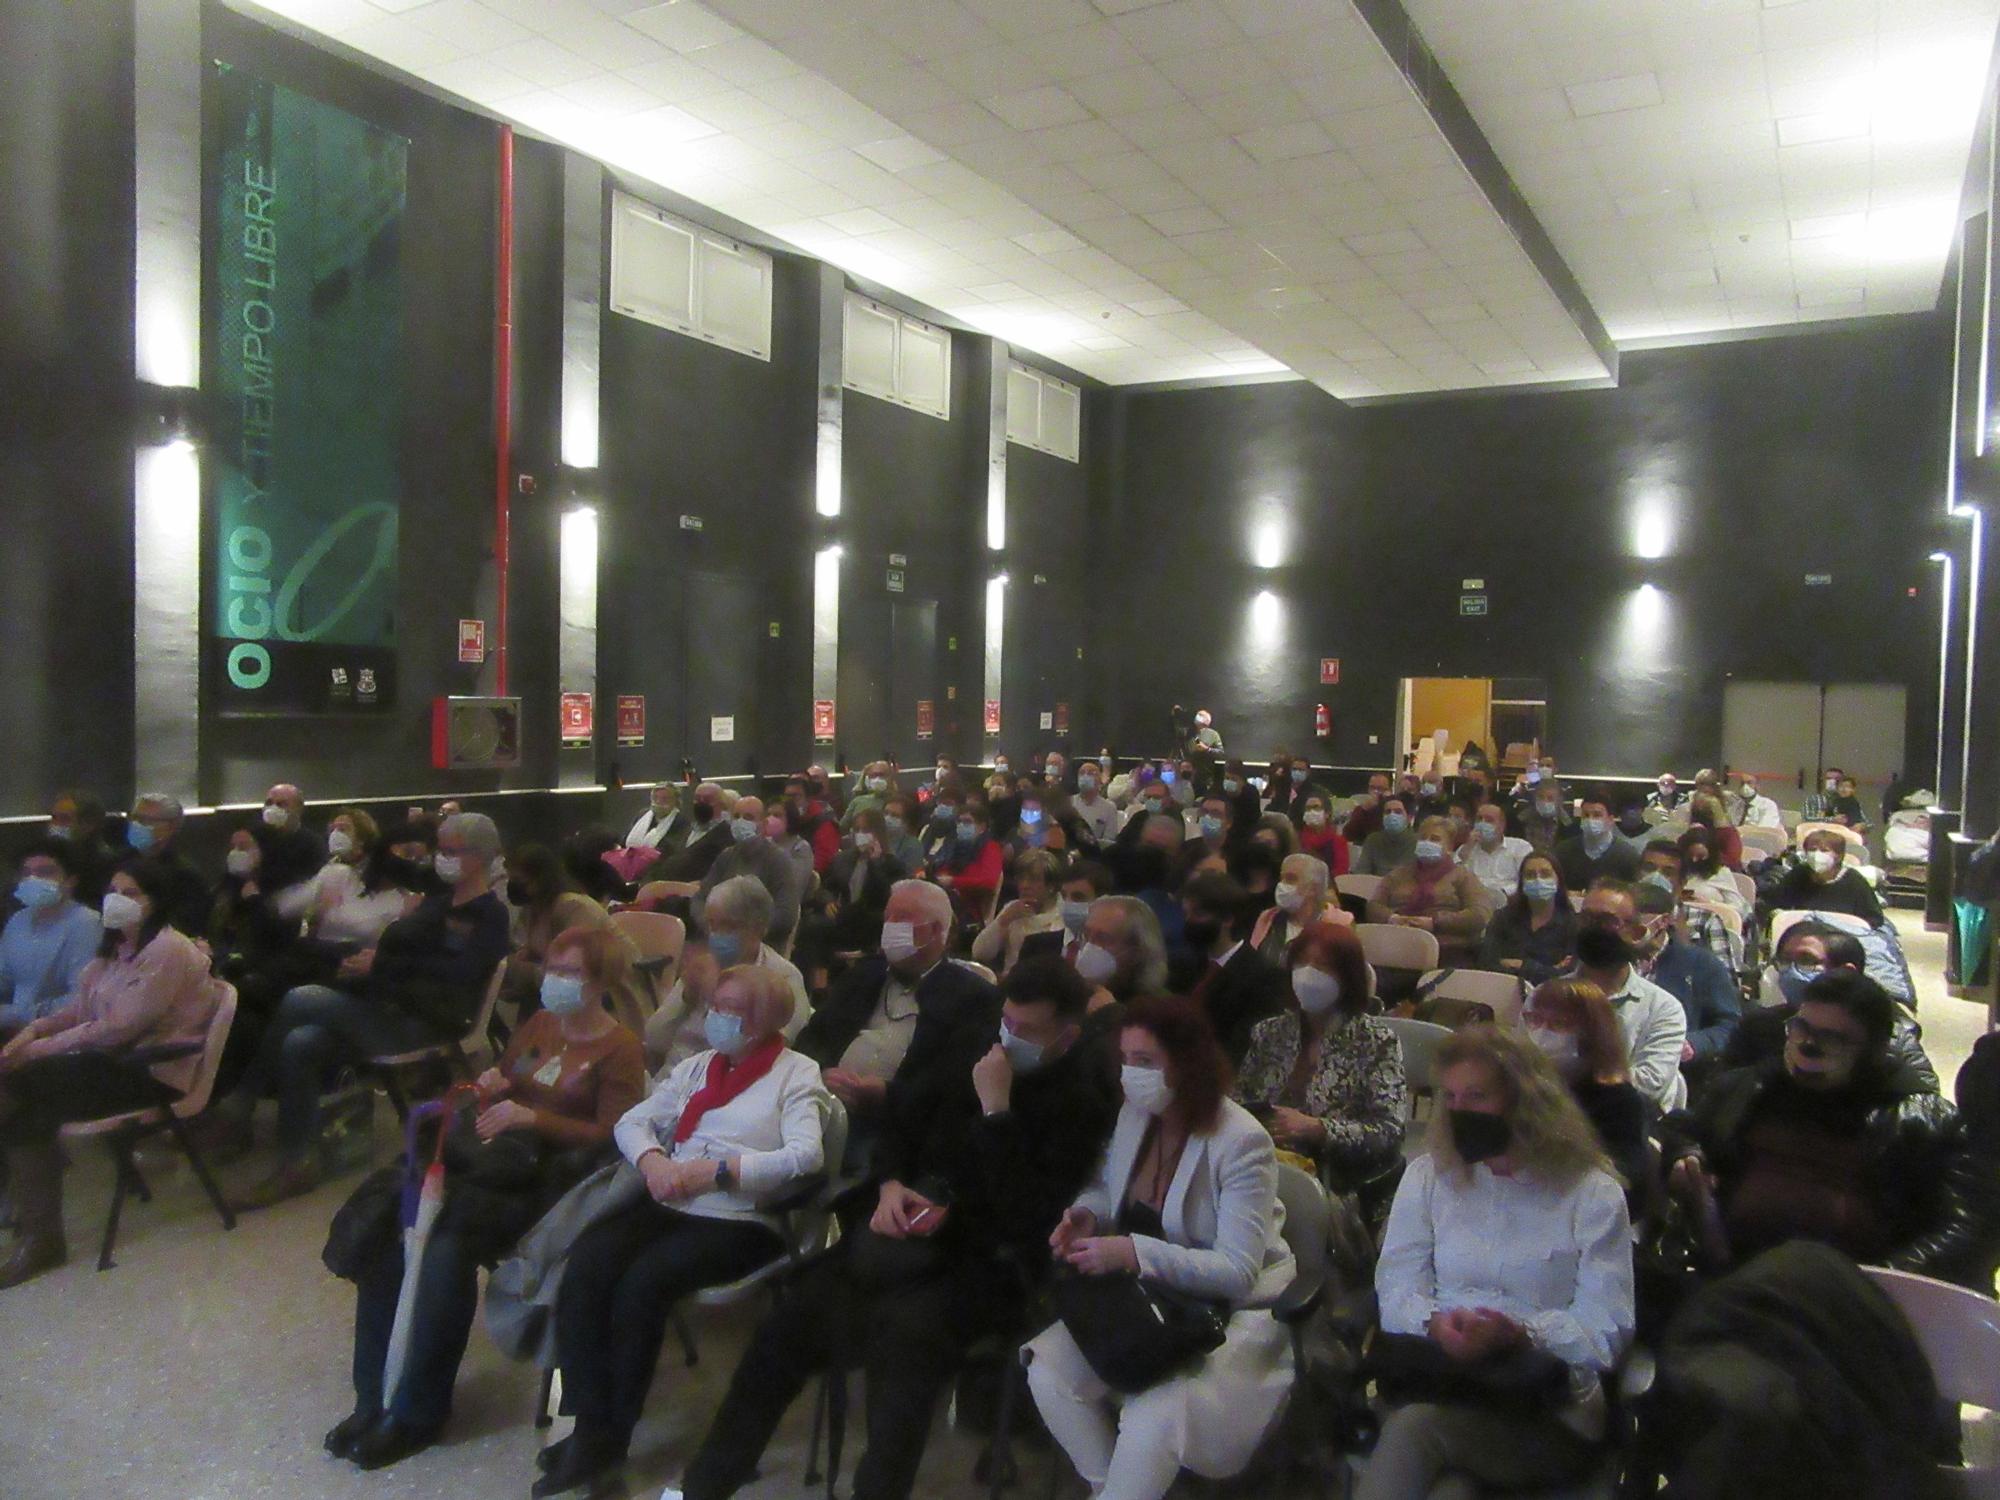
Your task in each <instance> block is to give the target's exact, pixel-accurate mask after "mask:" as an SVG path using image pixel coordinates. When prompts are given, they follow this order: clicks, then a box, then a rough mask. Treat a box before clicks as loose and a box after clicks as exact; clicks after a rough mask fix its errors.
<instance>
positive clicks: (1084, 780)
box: [1076, 771, 1097, 792]
mask: <svg viewBox="0 0 2000 1500" xmlns="http://www.w3.org/2000/svg"><path fill="white" fill-rule="evenodd" d="M1076 789H1077V790H1078V791H1079V792H1094V791H1096V790H1097V778H1096V777H1095V776H1093V775H1091V774H1090V773H1089V772H1088V771H1085V772H1084V773H1083V774H1082V775H1081V776H1079V777H1077V778H1076Z"/></svg>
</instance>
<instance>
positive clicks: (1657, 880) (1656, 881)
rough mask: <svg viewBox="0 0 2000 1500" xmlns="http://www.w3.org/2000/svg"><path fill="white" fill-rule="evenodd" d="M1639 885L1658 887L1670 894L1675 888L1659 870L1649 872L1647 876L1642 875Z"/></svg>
mask: <svg viewBox="0 0 2000 1500" xmlns="http://www.w3.org/2000/svg"><path fill="white" fill-rule="evenodd" d="M1639 884H1641V885H1652V886H1658V887H1659V888H1660V889H1661V890H1663V891H1668V892H1671V891H1672V890H1673V888H1674V883H1673V882H1672V881H1671V880H1669V879H1667V877H1666V876H1665V875H1663V874H1661V873H1660V872H1659V871H1658V870H1648V871H1647V872H1646V873H1645V874H1643V875H1641V876H1640V877H1639Z"/></svg>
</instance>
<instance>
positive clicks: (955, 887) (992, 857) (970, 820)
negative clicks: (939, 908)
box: [931, 800, 1007, 924]
mask: <svg viewBox="0 0 2000 1500" xmlns="http://www.w3.org/2000/svg"><path fill="white" fill-rule="evenodd" d="M1006 862H1007V856H1006V852H1005V850H1004V849H1002V847H1001V845H1000V843H999V841H998V840H997V839H995V838H994V837H993V825H992V818H991V815H990V814H989V812H988V810H987V807H986V804H985V803H983V802H976V801H971V800H968V801H967V802H966V803H965V805H964V806H962V807H960V808H959V810H958V817H957V820H956V822H954V823H953V825H952V841H951V845H950V847H949V849H947V850H945V851H942V852H941V853H940V855H939V857H938V858H937V859H936V860H935V861H934V862H933V864H932V868H931V878H932V879H933V880H935V881H936V882H937V883H938V884H939V885H940V886H942V887H943V888H944V889H945V890H946V891H948V892H949V893H950V894H951V899H952V905H953V906H954V907H955V908H957V911H958V919H959V920H960V921H961V922H965V923H968V924H969V923H973V922H978V923H981V924H984V923H985V921H986V919H987V916H988V915H989V913H990V912H991V910H992V907H993V904H994V901H995V899H996V898H997V897H998V896H999V894H1000V879H1001V875H1002V873H1003V872H1004V871H1005V869H1006Z"/></svg>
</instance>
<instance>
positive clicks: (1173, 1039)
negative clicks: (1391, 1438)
mask: <svg viewBox="0 0 2000 1500" xmlns="http://www.w3.org/2000/svg"><path fill="white" fill-rule="evenodd" d="M1119 1044H1120V1053H1121V1057H1122V1060H1123V1067H1122V1068H1121V1071H1120V1078H1121V1081H1122V1084H1123V1089H1124V1094H1125V1106H1124V1108H1123V1109H1122V1110H1120V1111H1119V1114H1118V1123H1117V1127H1116V1128H1115V1129H1114V1130H1113V1132H1112V1136H1111V1142H1110V1145H1109V1147H1108V1148H1107V1149H1106V1150H1105V1152H1104V1155H1103V1157H1102V1159H1101V1160H1100V1162H1099V1163H1098V1168H1097V1173H1096V1176H1095V1179H1094V1180H1093V1181H1092V1182H1091V1184H1090V1185H1089V1187H1087V1188H1086V1189H1085V1190H1084V1191H1083V1193H1082V1194H1081V1195H1080V1196H1079V1197H1078V1198H1077V1200H1076V1202H1075V1203H1074V1204H1073V1205H1072V1206H1071V1207H1070V1209H1069V1211H1068V1212H1067V1213H1065V1214H1064V1215H1063V1217H1062V1222H1061V1223H1060V1224H1058V1225H1057V1226H1056V1230H1055V1233H1054V1234H1052V1235H1051V1236H1049V1247H1050V1249H1051V1251H1052V1252H1053V1254H1054V1256H1055V1258H1056V1260H1057V1261H1058V1262H1059V1263H1061V1264H1063V1265H1066V1266H1067V1267H1069V1269H1070V1270H1071V1271H1073V1272H1076V1273H1079V1274H1081V1275H1084V1276H1108V1275H1127V1274H1136V1275H1139V1276H1142V1277H1146V1278H1148V1279H1151V1280H1153V1281H1155V1282H1157V1283H1159V1284H1161V1285H1163V1286H1167V1287H1171V1288H1173V1289H1174V1290H1175V1291H1179V1292H1184V1293H1187V1294H1190V1295H1192V1296H1196V1297H1201V1298H1204V1299H1206V1300H1208V1301H1212V1302H1219V1303H1223V1304H1225V1305H1226V1307H1227V1310H1228V1322H1227V1325H1226V1328H1225V1336H1224V1340H1223V1343H1222V1345H1221V1346H1220V1347H1219V1348H1217V1349H1215V1350H1214V1351H1213V1352H1211V1353H1210V1354H1208V1355H1206V1356H1205V1357H1204V1358H1202V1359H1201V1360H1199V1361H1198V1362H1197V1363H1195V1364H1193V1365H1191V1366H1189V1367H1187V1368H1184V1369H1182V1370H1181V1371H1179V1372H1178V1373H1175V1374H1171V1375H1168V1376H1167V1377H1166V1378H1164V1379H1163V1380H1161V1381H1160V1382H1159V1383H1157V1384H1156V1385H1153V1386H1151V1387H1149V1388H1147V1389H1146V1390H1144V1391H1141V1392H1139V1393H1137V1394H1136V1395H1127V1396H1122V1397H1121V1396H1114V1394H1113V1393H1112V1392H1111V1391H1110V1390H1109V1389H1108V1388H1107V1387H1106V1385H1105V1384H1104V1382H1103V1381H1102V1380H1101V1379H1100V1378H1099V1377H1098V1376H1097V1374H1096V1373H1095V1372H1094V1371H1093V1370H1092V1369H1091V1367H1090V1364H1089V1362H1088V1361H1087V1360H1086V1359H1085V1358H1084V1356H1083V1352H1082V1350H1081V1349H1080V1348H1079V1347H1078V1345H1077V1342H1076V1340H1075V1339H1074V1338H1073V1337H1071V1335H1070V1332H1069V1330H1068V1328H1067V1327H1066V1326H1065V1325H1064V1324H1063V1323H1062V1322H1060V1321H1058V1322H1056V1323H1054V1324H1053V1325H1051V1326H1050V1327H1049V1328H1048V1329H1047V1330H1046V1331H1045V1332H1043V1333H1042V1334H1040V1335H1038V1336H1037V1337H1036V1338H1034V1339H1033V1340H1031V1341H1030V1342H1029V1344H1028V1346H1027V1348H1026V1350H1025V1351H1023V1357H1024V1358H1025V1359H1026V1360H1027V1364H1028V1389H1029V1390H1030V1391H1031V1392H1032V1393H1033V1395H1034V1398H1035V1405H1036V1407H1037V1408H1038V1409H1039V1410H1040V1412H1041V1415H1042V1421H1043V1422H1044V1423H1045V1424H1046V1425H1047V1427H1048V1429H1049V1432H1050V1433H1051V1434H1052V1435H1053V1436H1054V1438H1055V1439H1056V1441H1057V1442H1058V1443H1060V1444H1061V1445H1062V1448H1063V1450H1064V1452H1066V1453H1067V1454H1068V1455H1069V1459H1070V1462H1071V1463H1072V1464H1074V1465H1075V1466H1076V1471H1077V1473H1078V1474H1079V1475H1080V1476H1081V1477H1082V1478H1083V1480H1084V1482H1085V1483H1086V1484H1088V1485H1089V1486H1090V1489H1091V1493H1092V1494H1093V1495H1104V1496H1107V1497H1115V1500H1160V1497H1162V1496H1164V1495H1165V1494H1166V1493H1167V1491H1168V1489H1169V1488H1170V1487H1171V1486H1172V1485H1173V1483H1174V1480H1175V1478H1176V1477H1177V1476H1178V1475H1179V1473H1180V1471H1181V1470H1182V1469H1183V1468H1187V1469H1192V1470H1193V1471H1194V1472H1195V1473H1197V1474H1200V1475H1203V1476H1205V1477H1209V1478H1228V1477H1232V1476H1234V1475H1235V1474H1237V1473H1239V1472H1241V1471H1242V1469H1243V1468H1244V1466H1245V1465H1247V1464H1248V1463H1249V1461H1250V1458H1251V1455H1252V1454H1253V1453H1254V1452H1255V1450H1256V1448H1257V1445H1258V1444H1259V1443H1260V1442H1261V1441H1262V1440H1263V1437H1264V1435H1265V1432H1266V1431H1267V1429H1268V1428H1269V1427H1270V1426H1271V1424H1272V1423H1273V1422H1274V1421H1275V1420H1276V1418H1277V1416H1278V1414H1279V1412H1280V1411H1281V1410H1282V1408H1283V1406H1284V1403H1285V1398H1286V1396H1287V1394H1288V1393H1289V1391H1290V1389H1291V1384H1292V1374H1293V1372H1292V1368H1291V1350H1290V1345H1289V1341H1288V1339H1287V1338H1286V1335H1285V1331H1284V1328H1283V1327H1282V1325H1280V1324H1279V1323H1278V1322H1277V1320H1276V1319H1275V1318H1273V1317H1272V1316H1271V1312H1270V1308H1271V1306H1272V1304H1273V1303H1274V1302H1275V1301H1276V1300H1277V1298H1278V1296H1279V1294H1280V1293H1282V1292H1283V1290H1284V1289H1285V1287H1286V1285H1287V1284H1288V1283H1289V1282H1290V1281H1291V1278H1292V1276H1293V1273H1294V1271H1295V1269H1296V1268H1295V1266H1294V1265H1293V1262H1292V1255H1291V1251H1290V1250H1289V1249H1287V1248H1286V1246H1285V1241H1284V1237H1283V1235H1282V1233H1281V1221H1282V1218H1283V1215H1282V1213H1281V1212H1280V1211H1279V1209H1278V1207H1277V1189H1278V1164H1277V1157H1276V1153H1275V1150H1274V1148H1273V1146H1272V1143H1271V1137H1270V1135H1269V1134H1268V1133H1267V1132H1266V1131H1265V1129H1264V1127H1263V1126H1262V1125H1260V1124H1258V1122H1257V1120H1256V1118H1255V1117H1254V1116H1253V1115H1251V1114H1250V1113H1249V1111H1247V1110H1246V1109H1244V1108H1243V1106H1242V1105H1240V1104H1238V1103H1236V1102H1235V1101H1234V1100H1233V1099H1231V1098H1229V1065H1228V1061H1227V1059H1226V1058H1225V1057H1224V1056H1223V1054H1222V1050H1221V1048H1220V1046H1219V1045H1218V1044H1217V1042H1216V1039H1215V1036H1214V1034H1213V1032H1211V1031H1210V1030H1209V1027H1208V1024H1207V1022H1206V1020H1205V1019H1204V1018H1203V1016H1202V1014H1201V1012H1200V1010H1199V1009H1198V1008H1197V1007H1196V1006H1195V1005H1194V1004H1193V1003H1191V1002H1190V1001H1187V1000H1184V999H1181V998H1179V997H1175V996H1156V997H1152V998H1149V999H1146V1000H1142V1001H1140V1002H1138V1003H1137V1004H1135V1005H1133V1006H1132V1007H1131V1008H1130V1009H1129V1010H1128V1011H1127V1012H1126V1015H1125V1025H1124V1029H1123V1030H1122V1031H1121V1032H1120V1033H1119Z"/></svg>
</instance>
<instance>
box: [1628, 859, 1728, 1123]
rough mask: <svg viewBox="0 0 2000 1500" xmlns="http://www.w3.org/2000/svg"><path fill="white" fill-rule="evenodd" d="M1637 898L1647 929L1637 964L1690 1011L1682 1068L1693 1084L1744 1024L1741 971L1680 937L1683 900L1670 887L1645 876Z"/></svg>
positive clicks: (1634, 897)
mask: <svg viewBox="0 0 2000 1500" xmlns="http://www.w3.org/2000/svg"><path fill="white" fill-rule="evenodd" d="M1632 901H1633V904H1634V906H1635V907H1637V909H1638V913H1639V919H1640V920H1641V921H1642V922H1644V923H1645V924H1646V929H1647V936H1646V937H1645V939H1644V940H1643V941H1642V943H1641V944H1640V948H1639V952H1638V954H1637V956H1636V957H1635V958H1634V960H1633V962H1634V965H1635V967H1637V969H1638V971H1639V972H1640V973H1641V974H1643V975H1644V976H1645V977H1646V978H1648V979H1650V980H1652V981H1653V983H1654V984H1657V985H1658V986H1659V987H1660V988H1661V989H1663V990H1665V991H1666V992H1667V993H1668V994H1669V995H1672V996H1673V997H1674V998H1675V999H1676V1000H1678V1001H1680V1003H1681V1009H1682V1011H1683V1012H1685V1013H1686V1015H1687V1040H1686V1041H1684V1042H1682V1043H1681V1069H1682V1071H1683V1073H1685V1074H1686V1075H1687V1077H1688V1079H1689V1081H1690V1083H1691V1084H1692V1083H1695V1082H1697V1081H1699V1080H1700V1079H1701V1078H1702V1077H1704V1076H1705V1075H1706V1073H1707V1070H1708V1069H1709V1068H1711V1067H1713V1066H1715V1065H1716V1064H1717V1063H1718V1062H1719V1061H1720V1059H1721V1057H1722V1053H1723V1050H1724V1049H1725V1048H1726V1047H1727V1046H1728V1045H1729V1039H1730V1037H1732V1036H1734V1035H1735V1034H1736V1028H1737V1026H1738V1025H1739V1024H1741V1022H1742V1019H1743V1002H1742V997H1741V994H1740V992H1739V991H1738V989H1737V987H1736V975H1735V974H1734V973H1733V972H1732V971H1731V970H1730V968H1729V966H1728V965H1727V964H1725V963H1724V962H1723V961H1722V960H1721V959H1719V958H1717V957H1716V956H1715V955H1714V954H1713V953H1711V952H1709V951H1708V949H1706V948H1703V947H1699V946H1697V945H1696V944H1694V943H1690V942H1688V941H1687V940H1686V939H1685V938H1683V937H1682V936H1681V935H1680V933H1679V931H1678V930H1677V926H1676V920H1675V919H1676V917H1677V915H1678V914H1679V912H1680V909H1681V906H1680V898H1679V896H1678V894H1677V893H1676V892H1675V891H1674V890H1673V889H1672V888H1671V887H1670V886H1667V885H1662V884H1660V883H1658V882H1657V881H1655V880H1644V879H1642V880H1641V881H1640V882H1639V883H1638V884H1637V885H1635V886H1633V888H1632Z"/></svg>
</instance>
